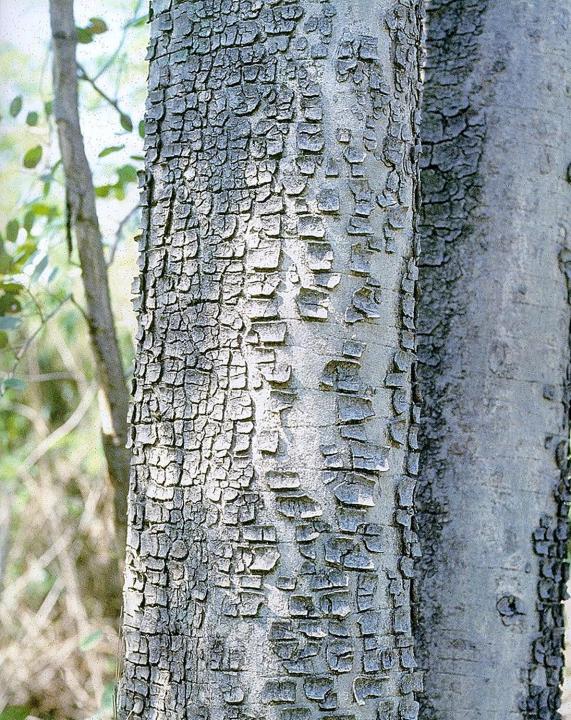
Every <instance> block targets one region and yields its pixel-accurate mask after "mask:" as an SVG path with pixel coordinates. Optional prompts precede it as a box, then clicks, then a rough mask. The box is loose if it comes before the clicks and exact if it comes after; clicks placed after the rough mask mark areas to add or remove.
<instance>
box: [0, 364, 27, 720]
mask: <svg viewBox="0 0 571 720" xmlns="http://www.w3.org/2000/svg"><path fill="white" fill-rule="evenodd" d="M2 384H3V385H4V388H5V389H6V390H24V388H25V387H26V383H25V381H24V380H20V378H7V379H6V380H4V382H3V383H2ZM27 716H28V713H26V714H25V715H22V716H20V715H8V717H9V718H17V717H18V718H19V717H23V718H26V717H27ZM0 720H4V715H3V714H2V715H0Z"/></svg>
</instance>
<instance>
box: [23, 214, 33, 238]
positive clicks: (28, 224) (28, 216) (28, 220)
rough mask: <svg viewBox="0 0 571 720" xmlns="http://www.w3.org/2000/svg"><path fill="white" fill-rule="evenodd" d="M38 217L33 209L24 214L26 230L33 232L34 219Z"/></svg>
mask: <svg viewBox="0 0 571 720" xmlns="http://www.w3.org/2000/svg"><path fill="white" fill-rule="evenodd" d="M35 219H36V213H35V212H34V211H33V210H28V212H27V213H26V214H25V215H24V223H23V224H24V230H25V231H26V232H28V233H29V232H31V231H32V228H33V227H34V220H35Z"/></svg>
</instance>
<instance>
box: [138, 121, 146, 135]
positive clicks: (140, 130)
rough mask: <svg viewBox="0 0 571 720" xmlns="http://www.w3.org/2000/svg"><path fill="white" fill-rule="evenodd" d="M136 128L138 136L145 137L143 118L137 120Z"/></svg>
mask: <svg viewBox="0 0 571 720" xmlns="http://www.w3.org/2000/svg"><path fill="white" fill-rule="evenodd" d="M137 129H138V131H139V137H140V138H144V137H145V121H144V120H139V125H138V128H137Z"/></svg>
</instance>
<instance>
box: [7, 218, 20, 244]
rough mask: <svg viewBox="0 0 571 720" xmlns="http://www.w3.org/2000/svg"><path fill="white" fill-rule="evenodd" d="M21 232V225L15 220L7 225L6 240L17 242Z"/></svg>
mask: <svg viewBox="0 0 571 720" xmlns="http://www.w3.org/2000/svg"><path fill="white" fill-rule="evenodd" d="M19 231H20V223H19V222H18V220H16V219H15V218H14V220H10V221H9V222H8V224H7V225H6V240H7V241H8V242H16V240H17V238H18V233H19Z"/></svg>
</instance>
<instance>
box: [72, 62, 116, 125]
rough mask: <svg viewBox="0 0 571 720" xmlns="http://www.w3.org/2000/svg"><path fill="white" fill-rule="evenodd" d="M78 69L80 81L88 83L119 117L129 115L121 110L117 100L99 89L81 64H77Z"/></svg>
mask: <svg viewBox="0 0 571 720" xmlns="http://www.w3.org/2000/svg"><path fill="white" fill-rule="evenodd" d="M77 69H78V71H79V74H78V77H79V79H80V80H85V82H87V83H88V84H89V85H91V87H92V88H93V89H94V90H95V92H96V93H97V94H98V95H100V96H101V97H102V98H103V99H104V100H105V102H107V103H109V105H111V107H112V108H113V109H114V110H115V111H116V112H117V113H119V115H120V116H121V117H123V116H124V115H126V114H127V113H124V112H123V111H122V110H121V108H120V107H119V103H118V102H117V100H113V98H111V97H109V95H107V93H106V92H105V90H102V89H101V88H100V87H99V85H98V84H97V83H96V82H95V80H94V79H93V78H91V77H89V75H88V74H87V73H86V72H85V70H84V69H83V67H82V66H81V65H80V64H79V63H77Z"/></svg>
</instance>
